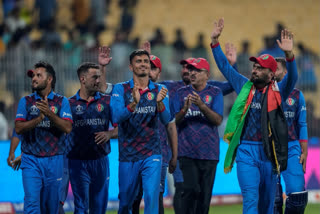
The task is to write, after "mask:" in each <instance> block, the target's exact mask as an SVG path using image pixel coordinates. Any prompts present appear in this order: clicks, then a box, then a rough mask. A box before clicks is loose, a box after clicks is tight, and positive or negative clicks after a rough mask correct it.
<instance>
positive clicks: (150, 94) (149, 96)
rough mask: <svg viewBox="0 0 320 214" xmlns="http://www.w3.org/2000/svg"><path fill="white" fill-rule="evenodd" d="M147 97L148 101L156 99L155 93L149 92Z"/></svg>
mask: <svg viewBox="0 0 320 214" xmlns="http://www.w3.org/2000/svg"><path fill="white" fill-rule="evenodd" d="M146 97H147V99H148V100H153V99H154V93H152V92H148V93H147V95H146Z"/></svg>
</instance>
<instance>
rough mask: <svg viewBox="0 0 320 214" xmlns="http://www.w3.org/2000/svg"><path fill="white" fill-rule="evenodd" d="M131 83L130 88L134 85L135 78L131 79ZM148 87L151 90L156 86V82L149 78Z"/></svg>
mask: <svg viewBox="0 0 320 214" xmlns="http://www.w3.org/2000/svg"><path fill="white" fill-rule="evenodd" d="M129 84H130V88H133V86H134V82H133V79H131V80H130V81H129ZM148 88H149V89H150V91H151V90H152V89H154V88H155V85H154V83H153V82H152V81H150V80H149V84H148Z"/></svg>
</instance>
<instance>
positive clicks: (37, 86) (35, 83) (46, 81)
mask: <svg viewBox="0 0 320 214" xmlns="http://www.w3.org/2000/svg"><path fill="white" fill-rule="evenodd" d="M51 81H52V77H51V76H50V75H49V74H48V73H47V71H46V69H45V68H43V67H39V68H36V69H35V70H34V71H33V74H32V90H34V91H38V92H39V91H42V90H44V89H46V88H47V87H50V85H51Z"/></svg>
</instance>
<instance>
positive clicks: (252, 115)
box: [211, 44, 298, 143]
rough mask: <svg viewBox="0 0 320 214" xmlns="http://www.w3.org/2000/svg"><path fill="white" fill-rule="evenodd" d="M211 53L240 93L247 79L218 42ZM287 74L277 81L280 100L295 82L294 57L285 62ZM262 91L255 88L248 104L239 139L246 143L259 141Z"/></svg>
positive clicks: (260, 139)
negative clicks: (231, 63)
mask: <svg viewBox="0 0 320 214" xmlns="http://www.w3.org/2000/svg"><path fill="white" fill-rule="evenodd" d="M211 48H212V53H213V56H214V58H215V61H216V63H217V66H218V68H219V70H220V71H221V73H222V74H223V75H224V77H225V78H226V79H227V80H228V81H229V83H230V84H231V85H232V87H233V88H234V90H235V92H236V93H237V94H239V93H240V91H241V89H242V87H243V85H244V84H245V83H246V82H247V81H248V78H247V77H245V76H243V75H241V74H239V73H238V72H237V71H236V70H235V69H234V68H233V67H232V66H231V65H230V64H229V62H228V60H227V58H226V56H225V55H224V53H223V52H222V50H221V47H220V45H219V44H216V45H214V46H212V47H211ZM286 67H287V71H288V74H287V75H285V77H284V78H283V79H282V81H281V82H279V83H278V87H279V90H280V94H281V98H282V100H286V99H287V98H288V96H289V94H290V93H291V92H292V90H293V89H294V85H295V83H296V82H297V78H298V73H297V66H296V62H295V60H294V59H292V60H287V63H286ZM261 95H262V92H261V91H259V90H256V92H255V94H254V97H253V100H252V103H251V105H250V108H249V111H248V115H247V116H246V119H245V124H244V127H243V130H242V136H241V140H242V141H246V142H248V143H252V142H259V143H261V141H262V138H261V134H262V133H261V103H262V100H261V97H262V96H261Z"/></svg>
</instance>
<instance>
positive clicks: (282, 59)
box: [274, 57, 286, 68]
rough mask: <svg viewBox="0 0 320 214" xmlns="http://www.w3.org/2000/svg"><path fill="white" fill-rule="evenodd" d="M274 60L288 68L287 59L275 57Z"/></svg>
mask: <svg viewBox="0 0 320 214" xmlns="http://www.w3.org/2000/svg"><path fill="white" fill-rule="evenodd" d="M274 59H275V60H276V61H277V62H280V63H281V66H282V67H284V68H286V59H285V58H283V57H275V58H274Z"/></svg>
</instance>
